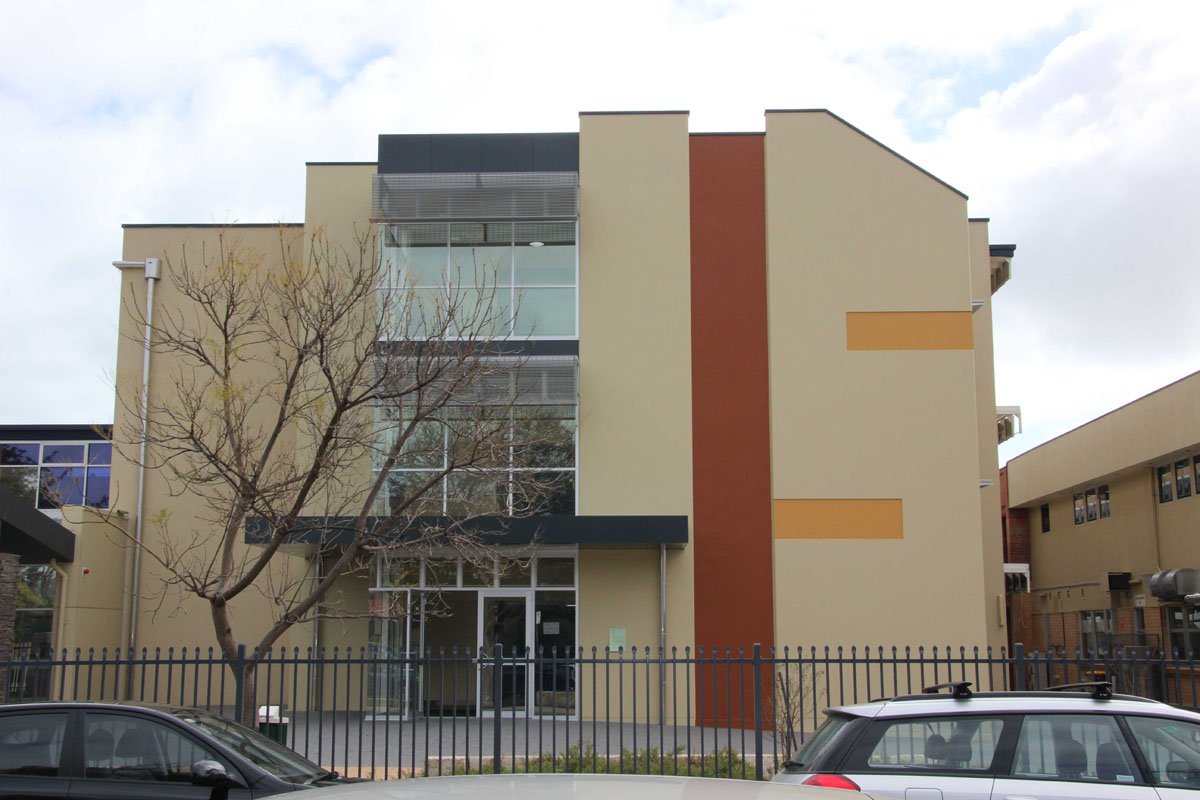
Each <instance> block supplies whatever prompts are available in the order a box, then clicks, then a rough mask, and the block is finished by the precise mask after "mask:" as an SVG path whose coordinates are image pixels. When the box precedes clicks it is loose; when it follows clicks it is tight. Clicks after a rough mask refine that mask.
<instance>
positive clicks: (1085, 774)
mask: <svg viewBox="0 0 1200 800" xmlns="http://www.w3.org/2000/svg"><path fill="white" fill-rule="evenodd" d="M1135 763H1136V762H1134V760H1133V754H1132V753H1131V752H1130V751H1129V746H1128V745H1127V744H1126V743H1125V737H1124V735H1123V734H1122V733H1121V729H1120V728H1119V727H1118V726H1117V721H1116V719H1115V718H1113V717H1107V716H1100V715H1082V714H1047V715H1030V716H1027V717H1026V718H1025V721H1024V723H1023V724H1022V725H1021V736H1020V737H1019V738H1018V739H1017V752H1016V758H1015V759H1014V761H1013V775H1014V776H1016V777H1021V778H1050V779H1056V780H1064V781H1104V782H1111V783H1140V782H1141V779H1140V776H1139V775H1138V769H1137V767H1136V766H1135Z"/></svg>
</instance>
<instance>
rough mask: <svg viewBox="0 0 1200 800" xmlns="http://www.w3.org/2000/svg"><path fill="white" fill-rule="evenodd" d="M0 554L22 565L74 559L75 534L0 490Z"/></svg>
mask: <svg viewBox="0 0 1200 800" xmlns="http://www.w3.org/2000/svg"><path fill="white" fill-rule="evenodd" d="M0 552H5V553H14V554H16V555H19V556H20V557H21V561H22V562H24V563H30V564H33V563H40V562H43V561H48V560H49V559H51V558H54V559H57V560H59V561H74V560H75V534H74V533H72V532H71V531H69V530H67V529H66V528H64V527H63V526H62V525H60V524H58V523H57V522H55V521H54V520H52V519H50V518H49V517H47V516H46V515H45V514H43V513H42V512H40V511H38V510H37V509H36V508H34V505H33V503H31V502H29V500H27V499H26V498H24V497H21V496H20V495H17V494H14V493H12V492H10V491H9V490H8V489H4V488H0Z"/></svg>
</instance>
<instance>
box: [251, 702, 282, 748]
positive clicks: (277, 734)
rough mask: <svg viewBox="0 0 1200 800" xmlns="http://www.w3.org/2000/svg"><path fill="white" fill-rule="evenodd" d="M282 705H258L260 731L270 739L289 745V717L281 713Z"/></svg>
mask: <svg viewBox="0 0 1200 800" xmlns="http://www.w3.org/2000/svg"><path fill="white" fill-rule="evenodd" d="M281 709H282V706H259V707H258V732H259V733H261V734H262V735H263V736H266V737H267V738H268V739H272V740H274V741H276V742H279V743H280V744H282V745H287V729H288V718H287V717H285V716H283V714H281V713H280V710H281Z"/></svg>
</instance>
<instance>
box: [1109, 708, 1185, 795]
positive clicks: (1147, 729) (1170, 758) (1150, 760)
mask: <svg viewBox="0 0 1200 800" xmlns="http://www.w3.org/2000/svg"><path fill="white" fill-rule="evenodd" d="M1125 721H1126V722H1128V723H1129V730H1130V731H1131V732H1132V733H1133V738H1134V740H1135V741H1136V742H1137V745H1138V748H1140V749H1141V751H1142V755H1144V756H1145V757H1146V763H1147V764H1149V765H1150V771H1151V772H1153V773H1154V779H1155V781H1157V782H1158V783H1161V784H1163V785H1164V786H1181V787H1186V788H1188V789H1195V788H1196V787H1197V786H1200V725H1197V724H1196V723H1194V722H1188V721H1187V720H1181V719H1164V718H1160V717H1125Z"/></svg>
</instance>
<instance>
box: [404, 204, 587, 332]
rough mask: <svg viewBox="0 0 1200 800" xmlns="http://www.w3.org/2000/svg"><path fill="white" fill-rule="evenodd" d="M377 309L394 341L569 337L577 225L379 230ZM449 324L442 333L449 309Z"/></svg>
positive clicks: (573, 326) (426, 225)
mask: <svg viewBox="0 0 1200 800" xmlns="http://www.w3.org/2000/svg"><path fill="white" fill-rule="evenodd" d="M380 227H381V229H382V230H381V235H380V247H381V248H382V252H381V256H382V259H383V264H384V277H383V285H382V286H381V287H380V292H381V295H386V296H387V302H382V301H381V304H380V306H381V308H386V307H391V308H396V309H397V311H398V315H397V317H396V318H395V319H394V321H393V324H394V326H395V331H396V336H395V337H394V338H429V337H433V336H436V337H439V338H441V336H443V335H444V336H445V338H450V339H454V338H478V337H481V336H495V337H500V338H505V337H513V338H519V339H526V338H530V339H564V338H565V339H573V338H576V336H577V335H578V325H577V322H576V309H577V287H578V280H577V270H576V258H575V223H574V222H549V221H548V222H450V223H443V222H419V223H400V224H392V223H388V224H383V225H381V226H380ZM450 307H453V308H454V309H455V313H454V319H453V320H451V321H450V325H449V328H448V330H445V331H444V332H443V328H442V324H441V322H442V321H443V320H444V319H445V315H446V309H447V308H450Z"/></svg>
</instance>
